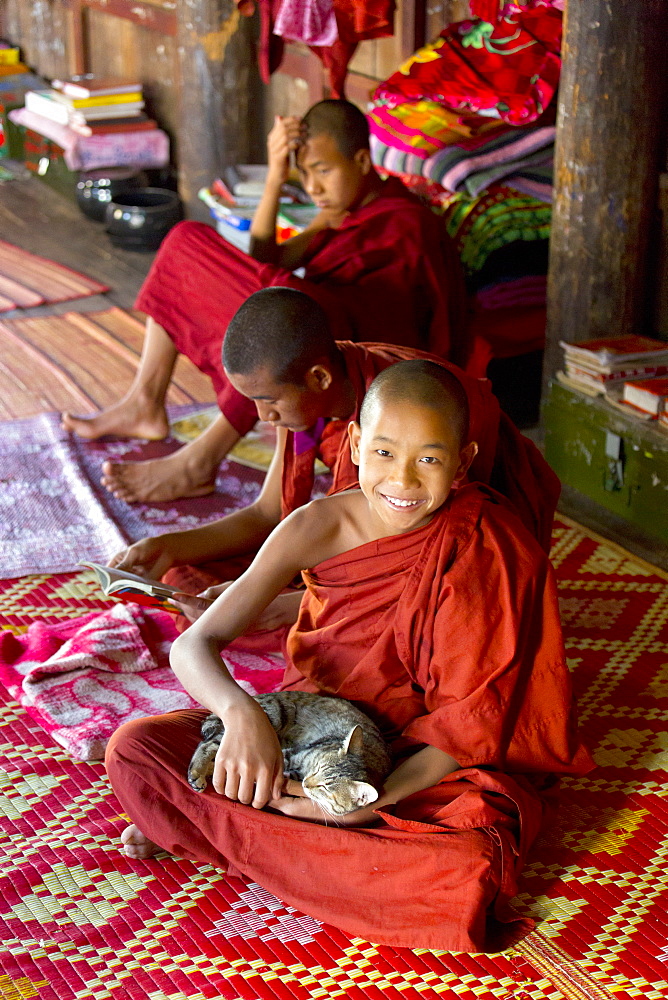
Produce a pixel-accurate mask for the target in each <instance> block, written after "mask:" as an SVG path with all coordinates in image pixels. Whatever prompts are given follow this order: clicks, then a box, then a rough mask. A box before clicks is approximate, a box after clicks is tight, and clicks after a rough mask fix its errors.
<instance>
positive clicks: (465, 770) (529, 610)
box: [107, 360, 592, 951]
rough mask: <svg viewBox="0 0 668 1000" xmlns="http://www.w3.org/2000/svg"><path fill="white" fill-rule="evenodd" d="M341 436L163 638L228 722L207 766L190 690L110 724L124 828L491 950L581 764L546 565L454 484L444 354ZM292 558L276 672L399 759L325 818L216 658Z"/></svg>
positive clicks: (459, 401)
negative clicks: (296, 787) (336, 450)
mask: <svg viewBox="0 0 668 1000" xmlns="http://www.w3.org/2000/svg"><path fill="white" fill-rule="evenodd" d="M348 435H349V444H350V452H351V458H352V461H353V462H354V463H355V465H356V466H357V467H358V476H359V487H358V488H353V489H349V490H344V491H342V492H340V493H337V494H335V495H333V496H329V497H325V498H322V499H318V500H314V501H312V502H311V503H309V504H307V505H305V506H303V507H301V508H299V509H298V510H297V511H294V512H293V513H292V514H290V515H289V516H288V517H287V518H286V519H285V520H284V521H282V523H281V524H280V525H279V526H278V527H277V528H276V529H275V530H274V531H273V532H272V533H271V535H270V536H269V537H268V538H267V540H266V542H265V543H264V545H263V546H262V548H261V549H260V551H259V553H258V555H257V557H256V558H255V560H254V561H253V563H252V564H251V566H250V567H249V569H248V570H247V571H246V572H245V573H244V574H243V575H242V576H241V577H240V578H239V579H238V580H237V581H236V582H235V583H234V584H232V585H231V586H230V587H229V588H228V589H226V590H225V592H224V593H223V594H221V595H220V596H219V597H218V598H217V599H216V601H215V602H214V603H213V605H212V606H211V607H210V608H209V609H208V610H207V611H206V612H205V613H204V614H203V615H202V616H201V617H200V618H199V619H198V620H197V621H196V622H195V623H194V624H193V625H191V627H190V628H189V629H187V631H185V632H184V633H183V634H182V635H181V636H179V638H178V639H177V640H176V642H175V643H174V646H173V649H172V655H171V662H172V667H173V669H174V671H175V673H176V674H177V676H178V677H179V679H180V680H181V682H182V683H183V685H184V687H185V688H186V690H187V691H188V692H189V693H190V694H191V695H192V696H193V698H195V699H197V700H198V701H199V702H200V703H201V704H202V705H203V706H205V708H206V709H207V710H209V711H212V712H215V713H216V714H217V715H218V716H219V717H220V718H221V719H222V720H223V722H224V725H225V735H224V738H223V740H222V742H221V744H220V747H219V750H218V753H217V756H216V763H215V771H214V778H213V788H209V789H207V790H206V791H205V792H204V793H202V794H198V793H196V792H194V791H193V790H192V789H191V788H190V786H189V784H188V781H187V778H186V773H187V769H188V763H189V761H190V758H191V756H192V753H193V751H194V749H195V747H196V746H197V744H198V742H199V739H200V733H199V727H200V724H201V721H202V719H203V717H204V715H205V712H204V710H202V711H198V710H194V711H187V712H174V713H171V714H169V715H165V716H158V717H155V718H148V719H138V720H135V721H132V722H129V723H127V724H126V725H124V726H122V727H121V728H120V729H119V730H118V731H117V733H116V734H115V735H114V736H113V737H112V740H111V742H110V744H109V748H108V752H107V769H108V772H109V776H110V778H111V782H112V785H113V787H114V791H115V792H116V794H117V796H118V798H119V799H120V801H121V803H122V806H123V809H124V810H125V811H126V812H127V813H128V814H129V815H130V817H131V818H132V824H131V825H130V826H129V827H128V828H127V829H126V830H125V831H124V833H123V836H122V842H123V844H124V849H125V852H126V854H127V855H128V856H130V857H136V858H145V857H149V856H150V855H151V854H152V853H155V852H156V851H157V850H159V849H160V848H162V849H165V850H168V851H171V852H173V853H176V854H178V855H180V856H185V857H187V858H190V859H191V860H193V861H194V862H195V863H196V864H204V863H210V864H212V865H214V866H215V867H218V868H224V869H226V870H227V871H228V873H230V874H242V875H243V876H245V877H247V878H249V879H251V880H253V881H255V882H258V883H259V884H260V885H262V886H263V887H264V888H266V889H267V890H268V891H270V892H272V893H274V894H275V895H277V896H278V897H279V898H280V899H282V900H283V901H284V902H285V903H287V904H289V905H292V906H295V907H297V908H298V909H300V910H302V911H304V912H306V913H309V914H311V915H312V916H314V917H316V918H317V919H319V920H323V921H327V922H329V923H332V924H334V925H336V926H339V927H341V928H343V929H344V930H345V931H346V932H347V933H349V934H353V935H359V936H361V937H364V938H365V939H367V940H372V941H374V942H377V943H379V944H387V945H392V946H394V947H397V946H406V947H411V948H415V947H423V948H443V949H447V950H456V951H493V950H498V949H499V948H503V947H506V946H508V945H509V944H510V943H512V942H513V941H515V940H517V939H518V938H519V937H521V936H522V935H523V934H524V933H526V932H527V931H528V930H529V929H530V927H531V926H532V923H531V921H529V920H526V919H522V918H519V917H518V916H517V914H515V913H514V912H513V911H512V910H510V908H509V906H508V901H509V900H510V899H511V898H512V896H513V895H514V894H515V891H516V874H517V872H518V871H519V869H520V868H521V866H522V864H523V862H524V859H525V857H526V852H527V849H528V847H529V845H530V844H531V842H532V840H533V839H534V837H535V836H536V834H537V832H538V830H539V828H540V826H541V822H542V820H543V818H544V810H545V808H546V804H547V803H548V802H549V801H550V798H551V796H552V793H553V792H554V788H555V785H556V782H557V780H558V775H560V774H582V773H585V772H587V771H588V770H589V769H590V768H591V766H592V761H591V758H590V757H589V754H588V753H587V751H586V750H585V749H584V747H583V746H582V744H581V742H580V740H579V738H578V735H577V730H576V725H575V717H574V708H573V702H572V696H571V688H570V683H569V677H568V670H567V667H566V663H565V658H564V649H563V644H562V639H561V631H560V625H559V616H558V610H557V595H556V587H555V582H554V577H553V574H552V570H551V567H550V564H549V561H548V559H547V557H546V555H545V553H544V552H543V551H542V549H541V548H540V546H539V545H538V543H537V542H536V541H535V539H534V538H532V536H531V535H530V534H529V533H528V532H527V531H526V530H525V528H524V527H523V525H522V523H521V521H520V519H519V518H518V517H517V516H516V515H515V514H514V513H513V512H512V510H511V509H510V508H509V507H508V506H507V505H506V503H505V501H504V500H503V498H501V497H500V496H499V495H498V494H495V493H494V492H493V491H491V490H490V489H489V488H487V487H482V486H479V485H476V484H469V485H461V484H462V482H463V480H464V477H465V475H466V473H467V470H468V469H469V468H470V466H471V464H472V462H473V461H474V459H475V457H476V453H477V451H478V444H477V442H476V441H475V440H472V439H471V436H470V432H469V414H468V407H467V399H466V394H465V392H463V390H462V387H461V384H460V383H459V381H458V380H457V379H456V378H454V377H453V376H452V374H451V373H449V372H447V371H445V370H444V369H443V368H442V367H441V366H439V365H437V364H434V363H433V362H429V361H424V360H415V361H407V362H400V363H397V364H396V365H393V366H391V367H389V368H387V369H386V370H385V371H384V372H382V373H381V374H380V375H379V376H378V377H377V378H376V379H375V380H374V382H373V383H372V385H371V387H370V389H369V392H368V393H367V396H366V398H365V400H364V404H363V406H362V410H361V413H360V419H359V422H358V421H351V423H350V425H349V428H348ZM297 572H301V574H302V577H303V581H304V584H305V587H306V591H305V593H304V596H303V597H302V598H301V601H300V604H299V607H296V606H295V623H294V625H293V627H292V629H291V631H290V635H289V637H288V642H287V647H286V657H287V663H286V670H285V675H284V681H283V689H286V690H301V691H311V692H320V693H323V694H326V695H330V696H335V697H341V698H346V699H348V700H350V701H353V702H355V704H356V705H358V707H360V708H361V709H362V710H363V711H365V712H367V714H369V715H370V716H371V718H372V719H374V721H375V722H376V723H377V724H378V725H379V727H380V729H381V731H382V732H383V734H384V736H385V738H386V740H387V741H388V743H389V745H390V747H391V750H392V753H393V758H394V769H393V771H392V772H391V774H390V775H389V777H388V778H387V780H386V782H385V786H384V789H383V790H382V791H381V793H380V796H379V798H378V800H377V801H376V802H375V803H373V804H372V805H369V806H364V807H362V808H361V809H358V810H356V811H355V812H352V813H350V814H348V815H347V816H345V817H343V818H342V819H341V820H340V825H338V826H335V827H330V826H322V825H321V824H322V823H323V814H322V811H321V810H320V809H319V807H318V806H316V805H315V804H314V803H313V802H312V801H311V800H309V799H306V798H302V797H297V796H292V795H291V794H288V793H287V789H286V788H285V787H284V783H283V778H282V757H281V753H280V749H279V746H278V742H277V739H276V737H275V734H274V731H273V729H272V728H271V726H270V724H269V722H268V720H267V718H266V717H265V716H264V713H263V712H262V710H261V709H260V708H259V706H258V704H257V702H255V701H254V700H253V699H252V698H251V697H250V696H249V695H247V694H246V693H245V692H244V691H243V690H242V689H241V688H240V687H239V686H238V685H237V684H236V683H235V681H234V680H233V679H232V677H231V676H230V674H229V672H228V670H227V668H226V666H225V663H224V659H223V656H224V650H225V647H226V646H227V645H228V644H229V643H230V642H232V641H233V640H234V639H235V638H236V637H237V636H239V635H241V634H242V633H243V632H244V630H246V629H247V628H248V627H250V626H252V624H253V623H255V622H258V621H261V620H262V616H263V615H265V614H267V613H269V614H271V609H272V603H273V602H274V601H275V600H276V598H277V596H279V595H280V594H281V592H282V591H283V589H284V588H285V587H286V586H287V584H288V583H289V582H290V581H291V580H292V578H293V577H294V575H295V573H297Z"/></svg>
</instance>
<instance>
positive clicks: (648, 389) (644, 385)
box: [622, 378, 668, 417]
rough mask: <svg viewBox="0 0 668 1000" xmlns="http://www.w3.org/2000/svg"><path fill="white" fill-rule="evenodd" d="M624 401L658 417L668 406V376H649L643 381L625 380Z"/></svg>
mask: <svg viewBox="0 0 668 1000" xmlns="http://www.w3.org/2000/svg"><path fill="white" fill-rule="evenodd" d="M622 400H623V402H625V403H629V404H630V405H631V406H635V407H636V409H638V410H642V412H643V413H649V414H651V416H653V417H658V416H659V414H660V413H662V412H663V411H664V410H665V408H666V400H668V378H649V379H644V380H643V381H641V382H625V383H624V395H623V397H622Z"/></svg>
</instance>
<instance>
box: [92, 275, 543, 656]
mask: <svg viewBox="0 0 668 1000" xmlns="http://www.w3.org/2000/svg"><path fill="white" fill-rule="evenodd" d="M420 357H423V358H425V359H427V358H429V359H431V360H432V361H434V362H435V363H436V364H438V365H439V366H441V367H442V368H443V369H444V370H447V371H450V372H451V373H452V374H453V377H454V378H456V379H457V381H458V382H459V384H460V386H461V388H462V391H463V392H464V394H465V396H466V399H467V407H468V412H469V420H470V426H471V429H472V433H473V434H474V436H475V439H476V441H477V442H478V450H477V453H476V455H475V457H474V459H473V464H472V466H471V469H470V472H469V475H470V477H471V478H473V479H474V480H475V481H477V482H483V483H490V484H491V485H492V486H494V487H495V488H496V489H497V490H499V492H501V493H503V494H504V495H505V496H506V497H508V498H509V499H510V500H511V501H512V502H513V504H514V505H515V507H516V510H517V512H518V514H519V515H520V517H521V518H522V519H523V521H524V523H525V525H527V527H528V528H529V530H530V531H532V532H533V533H534V534H535V536H536V537H537V538H538V539H539V540H540V542H541V544H542V545H543V546H544V547H545V548H546V550H547V549H548V548H549V542H550V532H551V526H552V518H553V514H554V509H555V506H556V501H557V497H558V495H559V482H558V480H557V478H556V476H555V475H554V473H553V472H552V471H551V469H550V468H549V466H548V465H547V463H546V462H545V460H544V459H543V458H542V456H541V455H540V453H539V452H538V450H537V448H536V447H535V446H534V444H533V443H532V442H531V441H529V440H528V439H527V438H525V437H523V436H522V435H521V434H520V433H519V431H518V430H517V429H516V428H515V427H514V425H513V424H512V423H511V421H510V420H509V419H508V418H507V417H506V416H505V414H503V413H501V412H500V409H499V404H498V401H497V399H496V397H495V396H494V395H493V394H492V391H491V388H490V384H489V382H488V381H487V380H486V379H474V378H472V377H471V376H469V375H466V374H465V373H464V372H462V371H461V370H460V369H459V368H457V367H456V366H455V365H454V364H452V363H451V362H449V361H443V360H441V359H439V358H437V357H436V356H434V355H428V354H422V353H421V352H418V351H416V350H413V349H411V348H405V347H398V346H395V345H389V344H354V343H352V342H350V341H336V340H335V339H334V337H333V335H332V332H331V329H330V323H329V320H328V317H327V315H326V314H325V311H324V310H323V309H322V307H321V306H320V305H319V304H318V303H317V302H316V301H315V300H314V299H313V298H311V297H310V296H308V295H306V294H304V293H303V292H299V291H296V290H294V289H291V288H280V287H274V288H267V289H263V290H262V291H259V292H256V293H255V294H254V295H252V296H251V297H250V298H249V299H248V300H247V301H246V302H245V303H244V304H243V305H242V306H241V308H240V309H239V310H238V312H237V314H236V315H235V316H234V317H233V319H232V321H231V323H230V326H229V328H228V331H227V335H226V338H225V345H224V358H223V360H224V365H225V375H226V378H227V380H228V381H229V383H230V385H233V386H234V387H235V389H236V390H237V391H238V392H239V393H241V394H242V395H243V396H244V397H246V398H247V399H248V400H249V401H250V402H251V404H252V405H253V406H254V408H255V409H256V416H258V417H259V418H260V419H261V420H263V421H267V422H268V423H270V424H272V425H273V426H275V427H276V428H277V444H276V450H275V454H274V458H273V461H272V464H271V467H270V469H269V471H268V473H267V476H266V478H265V482H264V486H263V488H262V491H261V493H260V496H259V497H258V499H257V500H256V501H255V502H254V503H252V504H250V505H249V506H247V507H245V508H243V509H242V510H237V511H234V512H233V513H231V514H228V515H227V516H225V517H223V518H221V519H220V520H218V521H214V522H210V523H209V524H205V525H201V526H200V527H197V528H193V529H189V530H186V531H178V532H171V533H167V534H163V535H159V536H154V537H152V538H145V539H142V540H141V541H139V542H136V543H135V544H134V545H131V546H130V547H129V548H128V549H126V550H124V551H123V552H121V553H119V554H118V555H117V556H116V557H115V558H114V559H112V561H111V564H112V565H113V566H116V567H117V568H121V569H126V570H129V571H131V572H134V573H139V574H141V575H142V576H147V577H151V578H154V579H160V578H161V577H163V576H164V578H165V582H167V583H170V584H172V585H173V586H176V587H179V588H180V589H181V590H182V591H184V592H186V593H188V594H193V595H195V594H202V598H203V599H204V601H205V600H208V599H210V598H211V597H215V596H216V595H217V594H218V593H219V591H220V587H219V585H224V584H226V583H227V582H229V581H231V580H232V579H234V578H235V577H236V576H238V575H239V573H240V572H241V571H242V570H243V569H245V568H246V567H247V566H248V564H249V562H250V559H251V558H252V557H253V556H254V555H255V554H256V552H257V551H258V549H259V547H260V546H261V544H262V543H263V542H264V541H265V540H266V538H267V537H268V535H269V534H270V532H271V531H272V530H273V529H274V528H275V527H276V526H277V525H278V524H279V522H280V521H281V519H282V518H283V517H285V516H286V515H287V514H289V513H290V512H291V511H293V510H296V509H297V508H298V507H300V506H302V505H303V504H305V503H307V502H308V500H309V499H310V498H311V492H312V488H313V484H314V464H315V460H316V458H318V459H321V460H322V461H323V462H324V463H325V465H326V466H327V467H328V468H329V469H331V472H332V487H331V489H332V491H338V490H341V489H343V488H346V487H350V486H353V485H355V484H356V482H357V467H356V466H355V465H354V464H353V462H352V460H351V455H350V445H349V442H348V430H347V428H348V423H349V422H350V420H357V419H358V418H359V412H360V407H361V405H362V400H363V399H364V396H365V393H366V391H367V389H368V387H369V386H370V384H371V382H372V381H373V379H374V378H375V377H376V375H378V374H379V373H380V372H381V371H383V370H384V369H386V368H387V367H388V366H390V365H394V364H396V363H397V362H399V361H402V360H409V359H416V358H420ZM279 603H280V602H279ZM286 604H289V601H288V600H287V599H286ZM205 606H206V604H205V603H203V602H200V603H197V602H191V603H190V604H189V605H184V608H186V612H187V614H188V616H189V617H191V616H192V615H193V614H196V613H197V611H198V610H201V609H202V608H204V607H205ZM181 624H182V625H183V624H184V622H181ZM275 624H276V625H277V626H278V625H280V624H281V623H280V622H279V621H276V623H275ZM279 645H280V642H279Z"/></svg>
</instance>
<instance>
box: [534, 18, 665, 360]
mask: <svg viewBox="0 0 668 1000" xmlns="http://www.w3.org/2000/svg"><path fill="white" fill-rule="evenodd" d="M667 33H668V3H666V2H665V0H643V2H642V3H638V2H637V0H615V2H614V3H610V2H609V0H586V3H583V2H582V0H568V3H567V9H566V16H565V25H564V41H563V49H562V52H563V69H562V77H561V86H560V97H559V111H558V119H557V145H556V162H555V191H554V214H553V222H552V236H551V242H550V272H549V281H548V343H547V348H546V355H545V365H544V372H545V377H546V378H549V377H551V376H552V375H553V374H554V372H555V371H556V370H557V369H559V368H561V367H562V352H561V349H560V348H559V345H558V341H559V340H572V341H582V340H587V339H589V338H593V337H601V336H612V335H622V334H626V333H635V332H651V305H652V294H651V288H650V282H651V276H652V267H653V262H652V254H653V245H654V241H655V223H656V217H657V192H658V180H659V172H660V170H661V169H662V163H663V159H664V157H665V149H666V113H665V107H666V105H665V100H666V89H667V86H666V81H667V80H668V74H666V71H665V70H666V65H665V64H666V56H665V38H666V34H667Z"/></svg>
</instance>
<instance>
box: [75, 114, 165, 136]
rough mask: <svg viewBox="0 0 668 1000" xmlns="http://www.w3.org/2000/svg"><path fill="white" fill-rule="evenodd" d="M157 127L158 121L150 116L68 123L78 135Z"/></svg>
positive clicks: (143, 129)
mask: <svg viewBox="0 0 668 1000" xmlns="http://www.w3.org/2000/svg"><path fill="white" fill-rule="evenodd" d="M157 127H158V123H157V122H156V121H154V120H153V119H152V118H143V119H138V118H118V119H114V120H113V121H101V122H88V124H86V125H81V124H79V123H76V122H72V123H71V124H70V128H71V129H72V131H73V132H76V133H77V134H78V135H86V136H88V135H107V134H108V133H110V132H146V131H148V130H149V129H154V128H157Z"/></svg>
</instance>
